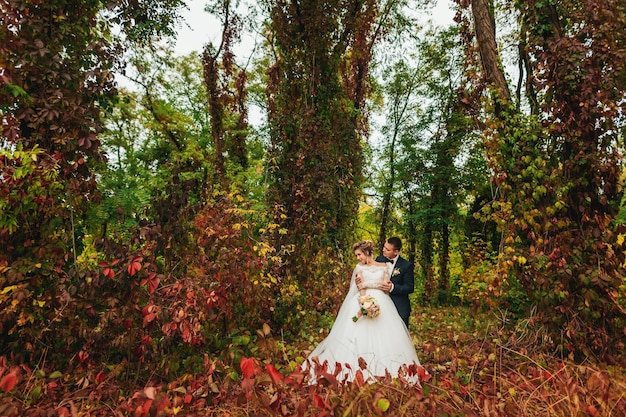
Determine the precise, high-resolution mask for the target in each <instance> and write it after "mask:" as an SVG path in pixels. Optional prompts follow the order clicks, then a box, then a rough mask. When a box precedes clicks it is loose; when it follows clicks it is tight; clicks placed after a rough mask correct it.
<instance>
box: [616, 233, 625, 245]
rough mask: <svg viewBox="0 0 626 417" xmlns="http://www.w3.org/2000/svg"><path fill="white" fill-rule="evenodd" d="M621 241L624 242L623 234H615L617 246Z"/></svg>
mask: <svg viewBox="0 0 626 417" xmlns="http://www.w3.org/2000/svg"><path fill="white" fill-rule="evenodd" d="M622 243H624V235H623V234H621V233H620V234H619V235H617V244H618V245H619V246H622Z"/></svg>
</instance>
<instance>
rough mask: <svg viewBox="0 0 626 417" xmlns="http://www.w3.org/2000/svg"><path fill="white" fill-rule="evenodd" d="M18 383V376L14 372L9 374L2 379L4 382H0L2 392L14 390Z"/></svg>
mask: <svg viewBox="0 0 626 417" xmlns="http://www.w3.org/2000/svg"><path fill="white" fill-rule="evenodd" d="M16 382H17V375H15V373H14V372H9V373H8V374H6V375H5V376H4V377H3V378H2V380H0V388H2V391H4V392H9V391H11V390H12V389H13V387H14V386H15V383H16Z"/></svg>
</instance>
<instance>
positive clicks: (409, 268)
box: [376, 237, 415, 328]
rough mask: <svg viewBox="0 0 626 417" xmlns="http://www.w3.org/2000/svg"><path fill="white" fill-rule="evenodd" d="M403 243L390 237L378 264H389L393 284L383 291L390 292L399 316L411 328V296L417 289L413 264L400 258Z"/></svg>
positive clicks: (387, 285) (386, 285)
mask: <svg viewBox="0 0 626 417" xmlns="http://www.w3.org/2000/svg"><path fill="white" fill-rule="evenodd" d="M400 249H402V241H401V240H400V238H397V237H390V238H389V239H387V241H386V242H385V244H384V245H383V254H382V255H380V256H379V257H378V258H376V262H388V263H389V264H390V266H389V278H390V279H391V283H390V284H389V283H387V284H385V287H384V288H381V289H382V290H383V291H388V292H389V296H390V297H391V299H392V300H393V303H394V304H395V305H396V309H397V310H398V314H400V317H402V320H403V321H404V324H406V327H407V328H408V327H409V316H410V315H411V301H409V294H411V293H412V292H413V290H414V288H415V278H414V277H413V268H414V267H413V264H412V263H411V262H409V261H407V260H406V259H404V258H403V257H401V256H400Z"/></svg>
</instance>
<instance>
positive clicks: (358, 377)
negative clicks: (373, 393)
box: [354, 369, 365, 388]
mask: <svg viewBox="0 0 626 417" xmlns="http://www.w3.org/2000/svg"><path fill="white" fill-rule="evenodd" d="M354 382H355V384H356V386H357V387H359V388H360V387H362V386H364V385H365V378H363V372H362V371H361V370H360V369H359V370H358V371H356V374H355V375H354Z"/></svg>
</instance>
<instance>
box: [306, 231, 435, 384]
mask: <svg viewBox="0 0 626 417" xmlns="http://www.w3.org/2000/svg"><path fill="white" fill-rule="evenodd" d="M352 249H353V251H354V255H355V256H356V259H357V261H358V264H357V265H356V266H355V268H354V271H353V272H352V280H351V282H350V290H349V291H348V295H347V296H346V298H345V300H344V301H343V304H342V305H341V308H340V309H339V313H337V318H336V319H335V323H334V324H333V327H332V329H331V330H330V333H329V334H328V336H327V337H326V338H325V339H324V340H323V341H322V342H321V343H320V344H319V345H317V347H316V348H315V349H314V350H313V351H312V352H311V353H310V355H309V356H308V357H307V360H306V363H307V364H308V365H309V366H310V368H309V375H310V379H309V383H310V384H315V383H316V380H317V377H318V376H319V375H321V374H322V373H328V374H331V375H334V374H335V373H336V374H337V375H336V378H337V379H338V380H339V381H342V382H347V381H353V380H354V379H355V378H356V376H357V373H358V372H359V371H360V372H361V373H362V375H363V378H364V380H369V381H370V382H375V381H376V380H377V379H378V378H379V377H384V376H385V375H386V373H387V372H388V373H389V374H390V375H391V376H392V377H394V378H397V377H401V379H404V380H405V381H406V382H407V383H409V384H418V383H419V380H418V376H417V370H418V368H421V366H420V362H419V359H418V358H417V353H416V352H415V347H414V346H413V342H412V341H411V337H410V335H409V331H408V329H407V327H406V325H405V324H404V321H402V318H400V316H399V315H398V311H397V310H396V307H395V305H394V304H393V301H392V300H391V298H390V297H389V295H388V294H387V293H386V292H384V291H382V290H381V289H379V288H388V286H387V284H386V282H388V281H389V273H388V271H387V264H385V263H379V262H375V261H374V259H373V257H372V253H373V251H374V244H373V243H372V241H370V240H364V241H361V242H358V243H355V244H354V246H353V248H352ZM357 276H360V277H361V279H362V282H363V284H362V285H360V287H362V288H367V289H362V290H359V288H357V284H356V277H357ZM363 295H365V297H363ZM367 296H371V297H373V299H374V301H373V304H372V302H371V301H372V300H371V297H370V298H369V300H370V302H364V301H365V298H368V297H367ZM372 305H373V307H374V308H373V309H372V313H373V314H369V315H367V314H366V313H367V307H370V306H372ZM375 310H378V311H375ZM422 372H424V371H423V370H422Z"/></svg>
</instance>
